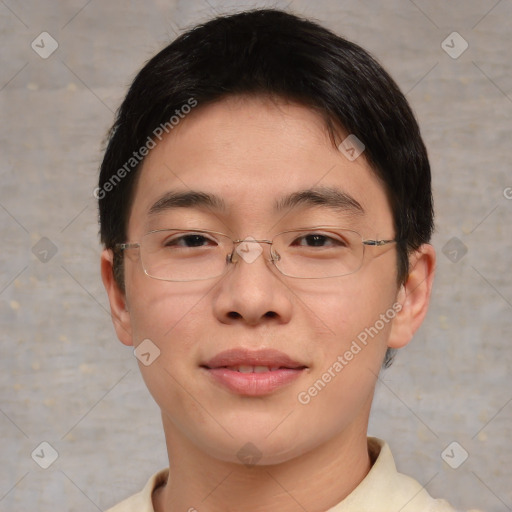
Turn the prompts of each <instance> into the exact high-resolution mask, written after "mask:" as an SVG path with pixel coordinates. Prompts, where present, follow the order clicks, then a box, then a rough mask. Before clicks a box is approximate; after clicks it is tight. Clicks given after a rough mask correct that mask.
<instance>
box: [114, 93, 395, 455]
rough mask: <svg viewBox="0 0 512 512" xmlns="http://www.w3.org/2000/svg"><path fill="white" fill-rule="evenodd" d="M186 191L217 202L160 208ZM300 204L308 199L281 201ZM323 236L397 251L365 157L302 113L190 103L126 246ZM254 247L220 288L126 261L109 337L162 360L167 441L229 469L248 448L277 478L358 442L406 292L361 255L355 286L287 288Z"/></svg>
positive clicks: (139, 200)
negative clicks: (284, 468) (156, 240)
mask: <svg viewBox="0 0 512 512" xmlns="http://www.w3.org/2000/svg"><path fill="white" fill-rule="evenodd" d="M340 137H341V138H340V141H341V140H342V138H343V136H340ZM191 191H194V192H200V193H202V194H208V195H211V196H215V198H217V201H216V202H215V201H212V202H210V203H204V201H182V202H181V203H178V204H176V201H174V202H173V201H165V199H164V201H162V198H164V196H165V197H167V198H169V193H175V194H179V193H190V192H191ZM311 191H313V192H316V195H314V196H313V195H312V193H311ZM326 191H329V193H328V194H326ZM298 192H304V194H302V197H303V199H302V200H300V201H295V202H293V201H292V202H290V201H288V203H287V202H286V199H287V198H288V199H289V198H290V197H292V198H293V197H297V195H295V196H293V194H296V193H298ZM335 192H337V194H336V193H335ZM203 197H204V196H203ZM313 197H314V198H316V199H312V198H313ZM333 198H335V199H333ZM157 203H159V205H160V207H159V208H157V211H156V212H155V211H153V212H152V213H151V210H152V209H153V210H155V208H152V207H153V206H154V205H155V204H157ZM191 203H192V204H191ZM276 205H280V206H281V207H280V208H277V207H276ZM355 205H358V207H356V206H355ZM326 225H327V226H339V227H345V228H348V229H350V230H353V231H357V232H358V233H360V234H361V235H362V237H363V238H364V239H392V238H393V237H394V230H393V217H392V212H391V209H390V205H389V203H388V200H387V197H386V194H385V191H384V188H383V185H382V183H381V182H380V181H379V179H378V178H377V177H376V176H375V174H374V173H373V172H372V170H371V168H370V167H369V165H368V164H367V162H366V160H365V158H364V153H363V154H362V155H361V156H360V157H358V158H357V159H355V160H354V161H350V160H349V159H348V158H346V156H345V155H344V154H343V153H342V152H340V151H339V150H337V149H336V148H335V147H334V146H333V144H332V143H331V141H330V140H329V137H328V134H327V131H326V129H325V126H324V123H323V121H322V119H321V118H320V117H319V116H318V115H317V114H316V113H314V112H312V111H311V110H309V109H307V108H305V107H303V106H299V105H296V104H287V103H284V102H281V103H276V102H271V101H269V100H266V99H257V98H252V99H248V98H234V97H232V98H229V99H227V100H223V101H221V102H218V103H216V104H213V105H209V106H206V107H201V106H200V105H199V106H198V107H197V108H196V109H195V111H193V112H192V113H191V114H189V115H188V116H187V118H186V119H184V120H183V121H181V122H180V124H179V126H177V127H176V128H175V129H174V130H173V131H172V132H171V133H170V134H169V135H168V136H167V138H166V139H163V140H162V142H160V143H159V144H158V145H157V146H156V147H155V148H154V149H153V150H152V151H151V152H150V154H149V155H148V156H147V157H146V159H145V161H144V164H143V167H142V169H141V173H140V175H139V179H138V182H137V187H136V192H135V196H134V201H133V207H132V210H131V214H130V217H129V223H128V241H129V242H138V241H140V240H141V238H142V237H143V235H144V234H145V233H147V232H148V231H152V230H159V229H167V228H180V229H185V230H187V229H198V230H210V231H216V232H222V233H226V234H228V235H229V236H230V237H231V238H232V239H240V240H242V239H245V238H247V237H252V238H254V239H257V240H271V239H272V238H273V237H274V236H275V235H276V234H278V233H280V232H283V231H286V230H292V229H295V228H302V227H313V226H326ZM308 240H311V239H308ZM322 240H324V241H325V239H322ZM304 243H306V245H307V244H309V243H310V241H306V242H304ZM322 244H323V242H322ZM254 246H255V245H250V247H254ZM246 247H249V246H246ZM261 248H262V249H263V252H262V254H261V255H260V256H258V257H257V258H256V259H255V260H254V261H251V262H249V261H246V260H244V259H243V258H240V257H239V258H238V259H236V263H227V264H226V265H227V266H228V267H229V269H228V271H227V272H226V273H225V274H224V275H222V276H220V277H217V278H213V279H207V280H201V281H190V282H170V281H162V280H157V279H153V278H151V277H149V276H148V275H146V274H145V273H144V270H143V268H142V265H141V261H140V253H139V250H138V249H129V250H127V251H126V252H125V284H126V295H125V297H124V298H123V300H125V301H126V311H125V312H123V313H122V314H121V315H120V319H119V321H118V322H117V328H118V334H119V337H120V338H121V340H122V341H123V342H124V343H126V344H133V345H135V346H138V345H139V344H140V343H141V342H142V341H143V340H147V339H149V340H151V343H153V344H154V345H156V346H157V347H158V349H159V350H160V356H159V357H158V358H157V359H155V360H154V362H152V363H151V364H149V365H148V366H145V365H144V364H142V363H139V365H140V369H141V372H142V375H143V378H144V379H145V382H146V384H147V386H148V389H149V391H150V392H151V394H152V395H153V397H154V399H155V400H156V402H157V403H158V405H159V406H160V408H161V410H162V417H163V421H164V425H165V428H166V432H167V433H168V434H169V435H171V436H172V437H173V438H174V439H181V440H183V441H184V442H186V443H188V444H189V445H191V446H195V447H196V448H198V449H199V450H201V451H202V452H204V453H207V454H208V455H210V456H212V457H216V458H218V459H221V460H226V461H235V462H239V460H240V459H239V455H237V453H238V452H239V450H240V449H241V448H242V447H243V446H244V445H246V443H252V445H254V446H255V447H257V449H258V451H259V452H260V453H261V455H262V460H261V463H270V464H272V463H279V462H284V461H287V460H291V459H293V458H294V457H296V456H298V455H299V454H303V453H305V452H308V451H310V450H314V449H315V448H317V447H318V446H320V445H323V444H325V443H329V442H333V441H335V440H337V439H338V440H341V439H343V437H344V436H345V437H346V436H348V435H349V432H354V431H364V432H366V424H367V420H368V414H369V407H370V403H371V399H372V395H373V390H374V385H375V381H376V378H377V374H378V372H379V369H380V366H381V363H382V360H383V357H384V354H385V351H386V348H387V346H388V344H392V342H391V341H390V340H393V339H394V338H396V337H397V336H398V335H396V334H395V333H394V329H395V323H396V322H397V321H398V320H397V319H396V318H395V319H394V320H393V318H394V317H395V316H396V314H397V311H398V309H397V308H396V300H397V293H398V291H399V290H398V286H397V274H396V262H397V254H396V247H395V245H394V244H389V245H385V246H382V247H373V246H368V247H366V249H365V255H364V261H363V264H362V266H361V268H360V269H359V270H358V271H357V272H355V273H352V274H350V275H345V276H343V277H333V278H324V279H297V278H293V277H288V276H285V275H283V274H281V273H280V272H279V271H278V270H277V269H276V268H275V266H274V265H273V264H272V263H271V262H270V261H269V259H270V251H269V247H268V244H261ZM111 302H112V297H111ZM394 305H395V307H393V306H394ZM364 333H366V337H365V335H364ZM363 340H364V341H363ZM146 343H147V342H146ZM395 343H399V341H397V340H395ZM245 372H249V373H245Z"/></svg>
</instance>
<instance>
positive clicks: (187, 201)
mask: <svg viewBox="0 0 512 512" xmlns="http://www.w3.org/2000/svg"><path fill="white" fill-rule="evenodd" d="M193 207H196V208H200V207H206V208H213V209H214V210H225V209H226V203H225V202H224V200H223V199H221V198H220V197H218V196H216V195H214V194H207V193H205V192H198V191H195V190H190V191H187V192H175V191H170V192H167V193H166V194H164V195H163V196H162V197H161V198H160V199H158V201H156V202H155V203H154V204H153V205H152V206H151V208H150V209H149V212H148V213H149V215H150V216H153V215H156V214H158V213H161V212H163V211H166V210H172V209H173V208H193Z"/></svg>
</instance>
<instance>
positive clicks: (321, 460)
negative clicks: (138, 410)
mask: <svg viewBox="0 0 512 512" xmlns="http://www.w3.org/2000/svg"><path fill="white" fill-rule="evenodd" d="M163 421H164V431H165V436H166V442H167V447H168V452H169V460H170V461H171V462H170V466H169V481H168V482H167V483H166V484H165V485H164V486H162V487H160V488H159V489H157V490H156V491H155V493H154V494H153V502H154V507H155V511H156V512H175V511H177V510H182V511H189V512H194V511H200V512H228V511H238V510H244V511H246V512H263V511H265V512H268V511H271V510H279V512H298V511H300V512H303V511H304V510H308V511H310V512H323V511H325V510H328V509H329V508H331V507H333V506H334V505H336V504H337V503H339V502H340V501H342V500H343V499H344V498H345V497H346V496H348V495H349V494H350V493H351V492H352V491H353V490H354V489H355V488H356V487H357V486H358V485H359V483H360V482H361V481H362V480H363V479H364V477H365V476H366V475H367V473H368V471H369V470H370V467H371V462H370V457H369V455H368V446H367V439H366V425H364V426H363V428H362V425H356V426H353V427H351V428H350V429H349V430H348V431H344V432H342V433H340V434H339V435H337V436H335V437H333V438H331V439H329V441H328V442H326V443H324V444H322V445H320V446H318V447H317V448H315V449H314V450H311V451H308V452H307V453H304V454H302V455H300V456H299V457H295V458H293V459H291V460H288V461H286V462H284V463H281V464H274V465H267V466H260V465H256V466H251V467H247V466H244V465H243V464H235V463H232V462H225V461H222V460H219V459H216V458H213V457H211V456H209V455H208V454H205V453H204V451H202V450H200V449H199V448H198V447H197V446H196V445H194V444H193V443H191V442H190V440H189V439H187V438H186V437H184V436H183V435H182V433H181V432H179V431H178V430H177V429H176V428H175V427H174V426H173V425H172V424H171V422H170V421H168V420H166V418H165V416H164V417H163Z"/></svg>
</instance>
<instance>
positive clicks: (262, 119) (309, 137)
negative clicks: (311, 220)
mask: <svg viewBox="0 0 512 512" xmlns="http://www.w3.org/2000/svg"><path fill="white" fill-rule="evenodd" d="M347 135H348V134H342V133H340V139H339V141H341V140H343V138H344V137H345V136H347ZM139 173H140V175H139V177H138V180H137V185H136V191H135V195H134V201H133V205H132V210H131V214H130V218H129V224H128V234H129V235H134V234H136V233H141V230H143V229H144V225H145V223H147V220H148V218H150V217H151V215H152V214H154V213H155V204H157V203H158V202H159V201H160V202H161V201H162V200H163V201H164V202H165V196H166V195H169V194H170V195H171V196H172V195H173V194H175V193H176V192H177V193H179V194H183V193H187V192H191V191H192V192H200V193H205V194H209V195H212V196H215V197H216V198H219V199H221V204H220V205H217V206H219V208H218V210H219V214H222V215H223V216H225V217H226V219H227V220H229V221H230V222H233V223H235V224H237V223H238V224H240V223H242V224H244V227H247V228H249V229H250V228H252V227H256V226H258V225H261V222H267V221H271V220H272V215H274V216H275V215H279V214H281V215H282V212H280V211H279V210H280V208H279V207H278V206H279V205H280V206H281V207H283V205H284V206H286V202H287V200H288V199H289V198H290V197H291V196H293V195H294V194H295V196H297V194H300V193H303V192H304V191H307V190H310V189H313V190H314V191H327V193H328V194H331V196H332V192H333V191H334V193H335V194H334V195H336V191H339V192H340V193H341V194H342V195H345V196H346V198H347V199H348V202H350V200H351V199H353V200H354V202H356V203H358V204H359V205H360V206H361V209H362V210H363V212H362V213H363V216H364V217H365V218H366V220H367V221H368V222H369V225H373V224H374V223H375V222H378V223H381V224H382V229H383V230H384V229H387V230H388V231H389V229H390V228H391V226H392V214H391V210H390V207H389V203H388V201H387V197H386V194H385V190H384V187H383V185H382V184H381V182H380V180H379V179H378V178H377V177H376V175H375V174H374V172H373V171H372V170H371V168H370V167H369V165H368V163H367V162H366V160H365V159H364V153H363V155H361V156H360V157H358V158H357V159H356V160H354V161H350V160H348V159H347V158H346V157H345V155H344V154H343V153H342V152H340V151H339V150H338V149H337V148H336V147H335V146H334V145H333V144H332V142H331V140H330V138H329V134H328V132H327V128H326V125H325V122H324V120H323V118H322V117H321V116H320V115H319V114H318V113H316V112H314V111H313V110H311V109H309V108H307V107H304V106H301V105H298V104H295V103H287V102H284V101H275V100H270V99H267V98H259V97H257V98H247V97H229V98H227V99H224V100H222V101H219V102H217V103H214V104H209V105H205V106H201V105H199V106H198V107H196V108H195V109H194V110H193V111H192V112H191V113H190V114H189V115H188V116H186V117H185V118H184V119H182V120H181V121H180V123H179V124H178V125H177V126H175V127H174V129H173V130H172V131H171V132H170V133H169V134H168V135H167V136H166V137H164V138H163V140H162V141H161V142H159V143H158V144H157V145H156V147H155V148H154V149H152V150H151V151H150V153H149V154H148V156H147V157H146V158H145V160H144V162H143V165H142V169H141V170H140V171H139ZM319 204H320V203H319ZM197 205H198V203H196V206H194V203H193V202H189V203H187V204H186V205H185V204H182V205H181V206H185V207H186V208H191V209H194V208H196V207H197ZM308 205H309V206H310V207H314V206H315V205H314V201H309V203H308V202H307V201H304V202H303V203H302V205H301V206H302V207H306V206H308ZM210 206H212V205H210ZM281 209H282V208H281ZM157 210H158V208H157ZM210 210H211V211H213V209H211V208H210ZM234 227H236V228H238V227H240V226H239V225H236V226H234Z"/></svg>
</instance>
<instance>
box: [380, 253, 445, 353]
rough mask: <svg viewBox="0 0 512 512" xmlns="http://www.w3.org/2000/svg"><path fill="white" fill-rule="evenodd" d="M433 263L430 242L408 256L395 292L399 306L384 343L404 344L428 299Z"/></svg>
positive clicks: (434, 262)
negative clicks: (406, 272) (405, 270)
mask: <svg viewBox="0 0 512 512" xmlns="http://www.w3.org/2000/svg"><path fill="white" fill-rule="evenodd" d="M435 264H436V253H435V250H434V248H433V247H432V246H431V245H430V244H423V245H422V246H421V247H419V249H418V250H416V251H415V252H414V253H413V254H411V256H410V257H409V275H408V276H407V280H406V282H405V283H404V284H403V285H402V286H401V287H400V290H399V291H398V295H397V302H398V303H399V304H400V305H401V310H400V311H399V313H398V314H397V315H396V317H395V318H394V320H393V324H392V326H391V333H390V336H389V339H388V347H390V348H402V347H404V346H405V345H407V344H408V343H409V341H411V339H412V337H413V335H414V333H415V332H416V331H417V330H418V328H419V326H420V325H421V323H422V322H423V319H424V318H425V315H426V314H427V310H428V305H429V302H430V294H431V291H432V283H433V281H434V273H435Z"/></svg>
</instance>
